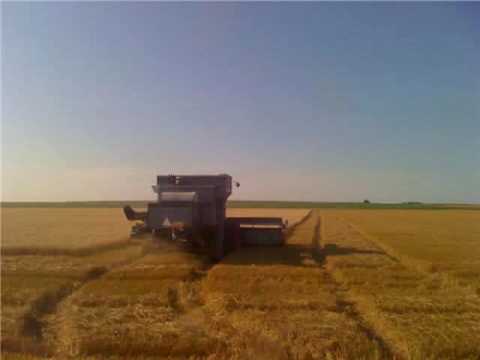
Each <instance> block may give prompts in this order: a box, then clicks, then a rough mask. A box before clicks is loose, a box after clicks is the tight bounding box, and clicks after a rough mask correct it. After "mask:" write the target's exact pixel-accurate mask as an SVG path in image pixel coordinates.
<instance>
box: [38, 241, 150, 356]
mask: <svg viewBox="0 0 480 360" xmlns="http://www.w3.org/2000/svg"><path fill="white" fill-rule="evenodd" d="M138 246H141V245H138ZM144 256H145V249H142V252H141V253H140V255H138V256H134V257H132V258H130V259H126V260H124V261H120V262H117V263H115V264H113V265H110V266H105V267H94V268H92V269H91V270H90V271H89V272H88V273H87V275H86V276H85V277H84V279H83V281H81V282H80V284H78V285H77V286H75V287H74V288H72V289H71V291H69V292H68V293H65V294H64V296H61V297H59V298H58V299H57V302H56V303H55V304H54V308H53V309H52V311H50V312H47V313H44V314H42V317H43V318H44V319H43V320H44V321H43V322H42V323H43V324H42V329H41V332H42V336H41V339H40V340H41V342H42V343H43V345H44V346H46V347H47V348H48V349H49V353H51V354H54V355H55V356H57V357H59V358H67V357H71V356H73V355H75V351H74V345H73V342H72V341H73V339H74V338H75V337H74V333H73V327H72V326H71V324H70V323H69V318H68V316H65V315H64V314H67V312H66V309H68V307H69V306H71V304H70V299H71V298H72V296H74V295H75V294H76V293H77V292H79V291H80V290H81V289H82V288H84V287H85V286H86V285H87V284H88V283H90V282H93V281H96V280H99V279H100V278H102V277H103V276H105V275H106V274H108V273H109V272H110V271H112V270H114V269H116V268H120V267H122V266H126V265H128V264H131V263H133V262H135V261H137V260H139V259H141V258H142V257H144ZM59 317H60V319H62V320H63V321H58V318H59ZM45 318H46V319H45ZM44 333H46V334H45V335H47V336H46V337H47V338H48V340H46V339H45V336H44V335H43V334H44ZM45 343H46V344H45Z"/></svg>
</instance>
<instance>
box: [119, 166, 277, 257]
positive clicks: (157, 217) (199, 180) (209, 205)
mask: <svg viewBox="0 0 480 360" xmlns="http://www.w3.org/2000/svg"><path fill="white" fill-rule="evenodd" d="M235 185H236V186H237V187H239V186H240V184H239V183H235ZM153 191H154V192H155V193H157V195H158V200H157V202H153V203H149V204H148V208H147V211H146V212H137V211H135V210H133V209H132V208H131V207H130V206H125V207H124V208H123V211H124V213H125V216H126V217H127V219H128V220H131V221H140V222H139V223H137V224H135V225H134V226H133V227H132V234H131V235H138V234H141V233H144V232H151V233H152V234H153V235H154V237H155V235H160V236H163V237H167V238H168V239H170V240H172V241H183V242H189V243H191V244H192V245H194V246H198V247H201V248H204V249H205V250H206V251H207V252H208V254H209V256H210V258H211V259H212V260H215V261H218V260H220V259H221V258H222V257H223V256H224V255H225V254H226V253H227V252H229V251H231V250H233V249H236V248H238V247H239V246H240V245H241V244H244V245H282V244H283V243H284V230H285V228H286V226H285V224H284V223H283V221H282V218H278V217H226V203H227V199H228V197H229V196H230V194H231V193H232V177H231V176H230V175H226V174H221V175H160V176H157V184H156V185H154V186H153Z"/></svg>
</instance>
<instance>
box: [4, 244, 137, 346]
mask: <svg viewBox="0 0 480 360" xmlns="http://www.w3.org/2000/svg"><path fill="white" fill-rule="evenodd" d="M140 255H141V247H140V246H128V247H125V248H123V249H119V250H112V251H108V252H101V253H99V254H96V255H92V256H85V257H81V258H78V257H71V256H3V257H2V350H3V351H4V352H6V351H15V352H29V353H43V354H45V353H48V352H49V351H48V347H46V346H45V344H44V343H43V342H42V341H41V340H42V337H43V328H44V316H45V315H46V314H48V313H51V312H54V311H55V308H56V306H57V304H58V302H59V301H61V300H62V299H63V298H64V297H66V296H68V295H69V294H70V293H72V292H73V291H74V290H75V289H77V288H78V287H79V286H81V285H82V284H83V283H85V282H86V281H89V280H91V279H93V278H95V277H97V276H99V275H101V274H102V273H104V272H106V271H107V270H108V269H109V268H111V267H114V266H117V265H119V264H122V263H124V262H126V261H129V260H130V259H132V258H135V257H138V256H140Z"/></svg>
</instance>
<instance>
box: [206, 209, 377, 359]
mask: <svg viewBox="0 0 480 360" xmlns="http://www.w3.org/2000/svg"><path fill="white" fill-rule="evenodd" d="M318 225H319V224H318V216H317V214H316V213H314V215H313V216H310V217H309V218H308V219H307V220H306V221H305V222H304V223H303V224H301V225H300V226H298V227H297V228H296V229H295V231H294V232H293V233H292V234H291V236H290V237H289V239H288V242H287V244H286V246H284V247H280V248H275V247H273V248H272V247H270V248H269V247H265V248H244V249H241V250H240V251H238V252H235V253H232V254H231V255H229V256H228V257H227V258H225V259H224V261H222V263H220V264H217V265H216V266H215V267H214V268H213V269H212V270H211V271H210V272H209V273H208V276H207V277H206V279H205V280H204V286H203V296H204V299H205V306H204V310H205V312H206V313H207V314H208V318H209V319H210V326H209V327H210V331H209V333H211V334H215V336H216V337H217V338H218V339H220V340H221V343H222V344H223V348H224V349H223V351H224V352H223V353H222V354H223V355H224V357H226V358H268V359H283V358H300V359H306V358H329V357H330V358H332V357H333V358H355V357H358V356H360V357H362V358H377V357H380V356H382V349H381V347H380V346H379V344H378V343H377V342H376V341H375V340H373V339H371V338H370V337H369V336H368V335H367V334H365V332H364V331H362V329H361V327H360V325H359V324H358V322H357V321H356V319H354V318H353V317H352V316H350V314H349V313H348V309H346V308H345V304H344V303H343V302H342V301H341V295H340V292H341V289H339V288H338V287H337V285H336V283H335V282H334V281H332V279H331V278H330V276H329V274H328V272H327V271H325V269H324V268H322V267H321V266H320V265H321V261H322V254H321V253H320V252H319V251H318V248H317V244H316V242H317V241H318V231H319V226H318ZM383 356H387V354H385V353H383Z"/></svg>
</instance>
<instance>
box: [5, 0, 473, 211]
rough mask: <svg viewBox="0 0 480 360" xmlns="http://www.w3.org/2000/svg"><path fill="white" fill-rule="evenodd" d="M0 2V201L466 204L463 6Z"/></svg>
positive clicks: (469, 91)
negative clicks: (193, 181)
mask: <svg viewBox="0 0 480 360" xmlns="http://www.w3.org/2000/svg"><path fill="white" fill-rule="evenodd" d="M1 6H2V105H3V106H2V158H3V167H2V170H3V171H2V180H3V181H2V189H3V200H11V201H14V200H25V201H27V200H37V201H38V200H47V201H49V200H50V201H56V200H112V199H152V198H153V193H152V192H151V189H150V185H151V184H153V182H154V180H155V179H154V177H155V175H156V174H157V173H158V174H160V173H172V172H175V173H221V172H226V173H230V174H232V175H233V176H234V177H235V178H236V179H237V180H238V181H240V182H241V183H242V187H241V188H240V189H239V190H238V191H237V193H236V195H235V197H236V198H240V199H279V200H329V201H336V200H337V201H348V200H362V199H364V198H369V199H371V200H373V201H404V200H419V201H426V202H480V4H475V3H463V4H462V3H403V4H401V3H381V4H374V3H315V4H313V3H299V4H293V3H256V4H254V3H244V4H238V3H237V4H233V3H202V4H199V3H196V4H192V3H174V4H172V3H118V2H117V3H43V4H42V3H36V4H35V3H2V5H1Z"/></svg>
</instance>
